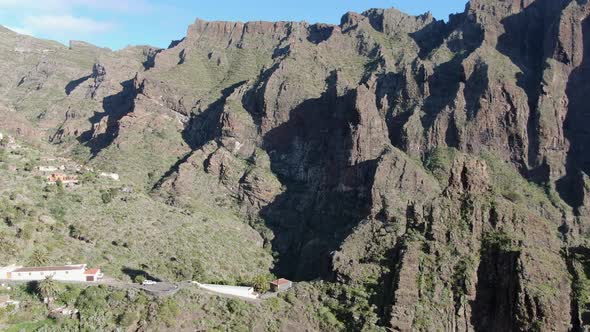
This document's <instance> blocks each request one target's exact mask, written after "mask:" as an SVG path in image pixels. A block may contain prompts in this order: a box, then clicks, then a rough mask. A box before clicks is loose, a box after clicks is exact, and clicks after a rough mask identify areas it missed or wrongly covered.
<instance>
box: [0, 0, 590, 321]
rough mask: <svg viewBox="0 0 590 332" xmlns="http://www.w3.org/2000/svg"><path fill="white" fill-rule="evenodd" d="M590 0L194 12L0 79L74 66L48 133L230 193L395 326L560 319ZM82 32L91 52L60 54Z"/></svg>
mask: <svg viewBox="0 0 590 332" xmlns="http://www.w3.org/2000/svg"><path fill="white" fill-rule="evenodd" d="M589 15H590V4H589V3H588V2H587V1H583V0H578V1H573V0H536V1H534V0H527V1H521V0H518V1H516V0H510V1H508V0H503V1H500V0H498V1H492V0H472V1H471V2H470V3H469V4H468V5H467V6H466V9H465V12H463V13H460V14H457V15H452V16H451V17H450V19H449V21H448V22H443V21H437V20H435V19H434V18H433V17H432V16H431V15H429V14H425V15H422V16H418V17H413V16H409V15H406V14H403V13H401V12H399V11H397V10H394V9H387V10H381V9H375V10H369V11H367V12H365V13H362V14H357V13H347V14H346V15H344V17H343V18H342V22H341V24H340V25H325V24H315V25H310V24H307V23H294V22H277V23H270V22H250V23H230V22H205V21H202V20H197V21H196V22H195V23H194V24H193V25H191V26H190V27H189V29H188V33H187V36H186V37H185V38H184V39H183V40H181V41H178V42H175V43H173V44H172V45H171V46H170V48H168V49H166V50H156V49H153V48H148V47H145V48H133V49H128V50H124V51H120V52H117V53H113V52H110V51H106V50H98V49H90V50H89V49H88V48H89V46H83V47H82V46H75V45H74V46H73V47H72V49H71V50H70V52H66V53H68V54H67V55H65V56H61V53H58V55H56V56H53V55H52V56H37V58H38V59H37V58H36V59H37V60H36V61H35V62H34V63H33V62H32V63H31V65H30V66H28V67H26V66H25V67H26V68H27V70H24V69H23V70H20V69H19V73H20V71H22V73H21V74H22V75H19V77H14V78H12V80H11V81H10V80H9V81H10V82H12V83H10V84H12V86H11V88H10V89H7V88H6V87H5V86H7V85H4V86H0V88H2V90H0V91H2V93H3V95H5V96H6V95H9V94H11V93H13V92H14V91H17V92H18V93H19V95H29V94H31V95H39V94H40V93H42V92H43V91H46V90H47V89H48V86H50V85H51V84H55V85H57V86H59V84H58V83H55V82H59V81H55V82H54V81H52V77H55V76H59V75H57V74H56V72H59V73H60V75H62V76H63V75H65V76H66V77H69V78H71V81H70V82H69V84H65V83H64V86H65V92H64V93H65V96H64V100H65V102H60V103H57V104H56V105H54V106H52V107H50V108H49V109H51V110H53V111H54V113H56V114H60V112H61V115H60V116H61V119H62V120H63V121H62V123H51V122H48V123H47V124H46V128H50V129H48V132H52V131H55V132H54V134H53V135H52V136H51V137H52V140H53V141H54V142H55V143H60V144H64V145H65V146H68V144H72V143H71V142H69V141H68V138H71V137H75V138H77V140H78V141H79V142H81V143H82V144H84V146H87V147H89V148H90V153H91V156H92V158H93V159H92V160H93V162H94V163H97V164H103V165H104V164H107V165H111V166H112V167H114V168H118V169H119V171H120V172H121V173H128V174H129V176H130V177H133V179H135V180H136V181H138V182H139V183H142V184H147V187H148V188H150V191H151V192H152V193H153V194H154V195H157V196H161V197H163V198H164V199H165V200H166V202H168V203H169V204H174V205H180V206H184V207H189V208H190V207H191V206H192V205H193V203H194V202H195V201H197V200H198V201H205V202H211V204H212V205H217V206H219V208H226V207H227V206H231V207H232V208H234V209H235V210H236V213H237V214H239V215H241V216H243V218H244V219H247V220H248V222H249V223H250V224H251V225H252V226H253V227H254V228H256V229H257V230H259V232H261V234H263V236H264V238H265V241H266V246H267V247H268V248H271V249H272V250H273V251H274V252H275V256H276V258H277V260H276V262H275V271H274V272H276V273H277V274H280V275H284V276H287V277H290V278H294V279H296V280H314V279H316V278H322V279H325V280H329V281H336V282H339V283H344V284H347V285H353V286H355V287H361V288H363V289H366V290H368V292H369V293H370V294H371V305H372V306H373V307H372V309H371V310H372V311H373V312H374V313H376V314H377V315H378V316H379V318H380V321H379V324H380V325H381V326H386V327H390V328H392V329H394V330H402V331H405V330H412V329H414V330H461V331H463V330H464V331H469V330H482V331H485V330H490V331H495V330H555V331H565V330H568V329H570V328H575V329H577V328H582V327H584V326H587V325H588V319H587V317H586V316H587V314H588V312H587V311H586V310H587V302H588V301H587V299H584V296H585V295H584V294H586V293H585V289H586V288H585V287H588V286H587V285H586V281H587V279H588V278H590V277H588V278H587V277H586V275H585V269H584V268H585V267H586V264H587V259H586V256H587V253H586V251H587V246H588V244H587V232H588V227H589V226H590V220H589V218H590V215H589V211H590V210H589V209H590V205H589V204H590V199H589V198H588V197H589V192H590V190H589V189H588V188H589V184H588V183H589V181H588V175H587V174H588V173H589V172H590V159H589V157H588V156H590V153H589V151H587V147H588V146H589V143H590V142H589V141H588V138H589V137H590V135H589V133H588V126H589V125H590V119H589V118H588V114H587V113H588V112H586V108H585V105H586V104H585V101H586V100H585V98H586V96H587V95H588V93H587V92H588V90H589V89H590V81H589V80H588V77H589V76H588V75H587V74H588V73H587V72H586V71H587V69H588V61H587V60H588V59H587V57H588V56H589V54H590V51H588V45H590V40H589V38H590V32H589V31H590V30H589V29H590V25H589V24H590V23H589V22H590V21H589V20H590V19H589V17H590V16H589ZM2 34H3V36H4V35H10V36H11V37H10V38H16V37H14V36H13V35H11V34H9V33H8V32H2ZM18 38H21V39H23V37H18ZM18 38H17V39H18ZM10 40H12V39H10ZM23 40H24V39H23ZM23 40H20V41H15V42H14V43H16V45H21V44H22V43H23V42H24V41H23ZM27 42H28V43H32V41H30V40H28V39H27ZM9 45H12V44H10V43H9ZM19 47H20V46H19ZM54 47H56V48H57V49H58V52H63V50H59V47H57V46H54ZM78 47H79V48H80V49H82V50H81V51H77V52H81V53H84V52H87V53H89V54H93V55H96V54H99V55H101V56H100V58H99V61H98V62H97V63H95V64H94V65H92V64H88V66H87V67H85V66H84V65H85V64H84V65H82V66H81V67H82V69H80V70H78V71H75V72H71V73H70V72H68V73H67V74H64V73H63V68H61V67H60V66H56V65H55V61H56V60H54V59H55V58H56V57H57V58H60V57H61V58H64V57H65V58H67V57H70V58H72V57H73V55H72V50H76V49H78ZM29 51H30V50H29ZM29 51H28V52H29ZM31 52H32V51H31ZM75 54H78V53H75ZM76 56H78V55H76ZM74 58H75V57H74ZM129 58H133V59H135V60H134V61H135V62H127V61H126V59H129ZM68 59H69V58H68ZM68 61H69V60H68ZM71 67H72V68H73V67H74V66H71ZM10 84H8V85H10ZM35 91H37V92H35ZM39 91H41V92H39ZM101 103H102V105H101ZM6 104H7V105H16V106H13V107H17V106H18V107H21V108H25V109H26V107H25V106H23V101H22V99H21V100H19V101H16V102H15V101H12V100H7V101H6ZM75 105H78V106H79V107H78V108H80V109H81V110H82V111H81V112H80V111H78V108H77V107H76V106H75ZM87 105H91V106H90V107H88V106H87ZM94 108H96V112H95V113H94V114H93V115H92V113H89V112H88V111H89V110H90V109H94ZM60 116H58V118H59V117H60ZM29 118H31V117H30V116H29ZM88 122H90V123H88ZM141 147H145V148H144V149H143V150H142V148H141ZM139 150H141V151H147V152H145V153H143V152H141V153H138V151H139ZM130 156H131V157H130ZM572 280H573V281H572ZM588 280H590V279H588ZM582 290H583V291H582ZM359 324H360V323H359ZM361 325H362V324H361Z"/></svg>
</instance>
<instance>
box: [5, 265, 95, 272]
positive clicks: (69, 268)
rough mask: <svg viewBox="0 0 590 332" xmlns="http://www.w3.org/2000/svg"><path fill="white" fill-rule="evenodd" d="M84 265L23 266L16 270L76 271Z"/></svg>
mask: <svg viewBox="0 0 590 332" xmlns="http://www.w3.org/2000/svg"><path fill="white" fill-rule="evenodd" d="M84 267H85V266H84V265H66V266H43V267H21V268H18V269H16V270H14V272H45V271H74V270H81V269H83V268H84Z"/></svg>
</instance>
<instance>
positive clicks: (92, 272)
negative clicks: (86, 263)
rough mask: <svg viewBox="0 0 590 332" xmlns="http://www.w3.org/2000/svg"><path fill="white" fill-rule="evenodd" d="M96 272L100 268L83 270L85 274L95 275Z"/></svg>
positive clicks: (98, 271)
mask: <svg viewBox="0 0 590 332" xmlns="http://www.w3.org/2000/svg"><path fill="white" fill-rule="evenodd" d="M97 273H100V269H88V270H86V272H84V274H87V275H95V274H97Z"/></svg>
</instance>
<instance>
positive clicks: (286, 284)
mask: <svg viewBox="0 0 590 332" xmlns="http://www.w3.org/2000/svg"><path fill="white" fill-rule="evenodd" d="M291 287H293V282H292V281H290V280H287V279H284V278H281V279H277V280H274V281H271V282H270V290H271V291H273V292H275V293H279V292H284V291H286V290H287V289H289V288H291Z"/></svg>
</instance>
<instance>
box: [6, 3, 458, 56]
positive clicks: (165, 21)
mask: <svg viewBox="0 0 590 332" xmlns="http://www.w3.org/2000/svg"><path fill="white" fill-rule="evenodd" d="M466 2H467V0H297V1H288V0H283V1H277V0H249V1H247V0H207V1H205V0H0V24H1V25H4V26H7V27H8V28H10V29H12V30H15V31H17V32H20V33H26V34H30V35H33V36H35V37H39V38H46V39H53V40H57V41H60V42H62V43H65V44H67V42H68V41H69V40H70V39H76V40H84V41H88V42H90V43H93V44H95V45H98V46H103V47H110V48H112V49H120V48H123V47H125V46H127V45H129V44H131V45H140V44H149V45H153V46H159V47H167V46H168V44H169V43H170V41H171V40H174V39H180V38H182V37H184V35H185V33H186V28H187V27H188V25H189V24H191V23H192V22H194V20H195V18H197V17H198V18H202V19H205V20H229V21H254V20H264V21H277V20H288V21H307V22H310V23H315V22H322V23H335V24H336V23H339V22H340V18H341V17H342V15H343V14H344V13H346V12H347V11H356V12H362V11H364V10H366V9H368V8H389V7H395V8H398V9H400V10H402V11H404V12H407V13H410V14H422V13H424V12H427V11H430V12H432V13H433V15H434V16H435V17H437V18H439V19H447V18H448V15H449V14H451V13H456V12H461V11H463V9H464V8H465V3H466Z"/></svg>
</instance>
